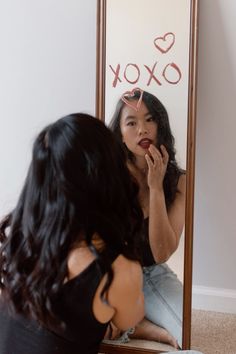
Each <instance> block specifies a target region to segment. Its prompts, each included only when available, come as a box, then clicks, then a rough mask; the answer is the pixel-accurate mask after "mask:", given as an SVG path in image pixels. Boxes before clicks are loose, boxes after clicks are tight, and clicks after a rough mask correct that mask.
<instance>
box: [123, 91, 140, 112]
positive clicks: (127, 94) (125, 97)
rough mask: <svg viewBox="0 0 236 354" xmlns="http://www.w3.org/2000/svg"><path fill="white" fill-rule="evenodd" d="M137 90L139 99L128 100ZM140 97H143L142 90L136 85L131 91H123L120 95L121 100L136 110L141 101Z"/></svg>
mask: <svg viewBox="0 0 236 354" xmlns="http://www.w3.org/2000/svg"><path fill="white" fill-rule="evenodd" d="M136 92H139V93H140V96H139V99H138V100H137V101H136V100H134V101H132V100H131V101H130V100H129V99H130V98H133V97H134V96H135V93H136ZM142 99H143V90H141V89H140V88H138V87H136V88H134V89H133V90H132V91H126V92H125V93H123V95H122V96H121V100H122V101H123V102H124V103H125V104H127V106H129V107H130V108H132V109H134V110H135V111H138V110H139V108H140V106H141V103H142Z"/></svg>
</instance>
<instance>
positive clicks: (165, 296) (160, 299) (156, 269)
mask: <svg viewBox="0 0 236 354" xmlns="http://www.w3.org/2000/svg"><path fill="white" fill-rule="evenodd" d="M143 277H144V278H143V280H144V284H143V291H144V299H145V317H146V318H147V319H148V320H150V321H151V322H153V323H155V324H157V325H158V326H160V327H163V328H165V329H166V330H167V331H168V332H169V333H170V334H172V336H173V337H174V338H176V339H177V341H178V344H179V346H180V348H181V347H182V316H183V314H182V312H183V285H182V283H181V281H180V280H179V279H178V278H177V276H176V274H175V273H174V272H173V271H172V270H171V269H170V268H169V266H168V265H167V264H165V263H163V264H155V265H152V266H149V267H143ZM186 353H187V352H186ZM190 353H191V352H190Z"/></svg>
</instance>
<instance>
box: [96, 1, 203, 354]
mask: <svg viewBox="0 0 236 354" xmlns="http://www.w3.org/2000/svg"><path fill="white" fill-rule="evenodd" d="M190 1H191V18H190V21H191V22H190V23H191V28H190V51H189V84H188V117H187V156H186V166H187V168H186V171H187V172H186V216H185V245H184V282H183V329H182V331H183V342H182V349H183V350H184V349H185V350H186V349H190V344H191V311H192V256H193V213H194V175H195V135H196V97H197V92H196V91H197V42H198V40H197V34H198V0H190ZM106 4H107V1H106V0H97V58H96V59H97V60H96V117H97V118H99V119H101V120H103V121H104V120H105V72H106ZM161 352H162V353H163V351H161ZM161 352H160V351H159V350H149V349H143V348H138V347H127V346H126V347H124V346H123V345H112V344H102V345H101V348H100V353H109V354H110V353H111V354H120V353H122V354H126V353H127V354H130V353H139V354H147V353H149V354H155V353H161Z"/></svg>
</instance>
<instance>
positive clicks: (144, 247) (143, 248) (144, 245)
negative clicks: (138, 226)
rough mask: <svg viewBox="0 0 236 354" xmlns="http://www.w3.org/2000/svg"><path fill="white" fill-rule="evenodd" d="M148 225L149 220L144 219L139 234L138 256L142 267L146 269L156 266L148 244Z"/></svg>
mask: <svg viewBox="0 0 236 354" xmlns="http://www.w3.org/2000/svg"><path fill="white" fill-rule="evenodd" d="M148 223H149V218H146V219H144V221H143V227H142V233H141V242H140V254H141V260H142V266H143V267H148V266H151V265H153V264H156V262H155V259H154V257H153V255H152V250H151V247H150V243H149V233H148Z"/></svg>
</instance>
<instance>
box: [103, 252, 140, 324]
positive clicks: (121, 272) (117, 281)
mask: <svg viewBox="0 0 236 354" xmlns="http://www.w3.org/2000/svg"><path fill="white" fill-rule="evenodd" d="M113 270H114V280H113V282H112V284H111V286H110V288H109V292H108V301H109V304H110V305H111V306H112V307H113V308H114V310H115V313H114V315H113V317H112V322H113V323H114V325H115V326H116V327H117V328H119V329H121V330H126V329H128V328H129V327H134V326H135V325H136V324H137V323H138V322H140V321H141V320H142V318H143V317H144V296H143V291H142V287H143V276H142V269H141V266H140V264H139V263H137V262H134V261H130V260H128V259H126V258H125V257H123V256H119V257H118V259H117V260H116V261H115V262H114V266H113Z"/></svg>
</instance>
